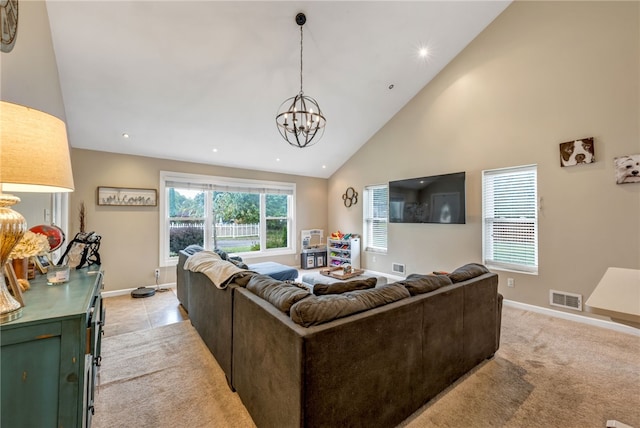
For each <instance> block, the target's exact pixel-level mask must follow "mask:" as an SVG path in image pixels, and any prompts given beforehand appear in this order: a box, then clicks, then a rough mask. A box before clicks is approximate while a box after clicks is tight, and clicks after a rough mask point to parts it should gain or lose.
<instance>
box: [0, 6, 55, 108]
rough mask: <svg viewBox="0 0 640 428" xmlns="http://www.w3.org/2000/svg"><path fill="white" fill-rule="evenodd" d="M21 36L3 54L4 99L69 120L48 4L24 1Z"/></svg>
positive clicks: (0, 74)
mask: <svg viewBox="0 0 640 428" xmlns="http://www.w3.org/2000/svg"><path fill="white" fill-rule="evenodd" d="M19 7H20V9H19V12H20V17H19V21H18V36H17V39H16V43H15V45H14V47H13V49H12V50H11V52H9V53H5V52H2V53H0V98H1V99H2V100H4V101H10V102H12V103H16V104H21V105H25V106H28V107H31V108H35V109H38V110H41V111H44V112H47V113H49V114H51V115H53V116H55V117H57V118H60V119H62V120H65V112H64V104H63V101H62V92H61V90H60V81H59V79H58V67H57V65H56V59H55V54H54V51H53V42H52V41H51V29H50V28H49V16H48V15H47V8H46V6H45V3H44V1H21V2H20V3H19Z"/></svg>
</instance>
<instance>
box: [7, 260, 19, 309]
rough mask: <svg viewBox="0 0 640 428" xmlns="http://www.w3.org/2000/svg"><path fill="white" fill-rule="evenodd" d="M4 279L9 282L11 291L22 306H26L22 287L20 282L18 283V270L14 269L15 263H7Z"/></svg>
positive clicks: (8, 286)
mask: <svg viewBox="0 0 640 428" xmlns="http://www.w3.org/2000/svg"><path fill="white" fill-rule="evenodd" d="M4 279H5V281H6V283H7V288H8V289H9V292H10V293H11V294H12V295H13V298H14V299H16V300H17V301H18V303H20V306H24V300H23V298H22V289H21V288H20V284H18V278H17V277H16V272H15V271H14V270H13V265H12V264H11V263H10V262H7V263H5V265H4Z"/></svg>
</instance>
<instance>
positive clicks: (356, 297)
mask: <svg viewBox="0 0 640 428" xmlns="http://www.w3.org/2000/svg"><path fill="white" fill-rule="evenodd" d="M409 296H410V295H409V291H407V289H406V288H404V287H403V286H402V285H399V284H396V283H394V284H386V285H383V286H380V287H376V288H370V289H367V290H356V291H348V292H346V293H342V294H327V295H324V296H313V295H312V296H310V297H307V298H306V299H303V300H300V301H299V302H297V303H295V304H294V305H293V306H292V307H291V319H292V320H293V322H295V323H296V324H300V325H302V326H304V327H311V326H314V325H319V324H323V323H326V322H329V321H333V320H335V319H338V318H343V317H346V316H349V315H352V314H356V313H358V312H364V311H366V310H368V309H373V308H377V307H379V306H383V305H386V304H389V303H393V302H396V301H398V300H402V299H404V298H407V297H409Z"/></svg>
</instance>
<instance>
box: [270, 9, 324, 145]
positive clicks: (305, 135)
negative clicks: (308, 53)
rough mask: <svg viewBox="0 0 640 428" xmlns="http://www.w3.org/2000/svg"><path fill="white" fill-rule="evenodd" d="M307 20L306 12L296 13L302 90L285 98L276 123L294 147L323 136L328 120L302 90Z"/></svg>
mask: <svg viewBox="0 0 640 428" xmlns="http://www.w3.org/2000/svg"><path fill="white" fill-rule="evenodd" d="M305 22H307V17H306V16H305V15H304V13H298V14H297V15H296V23H297V24H298V25H299V26H300V92H299V93H298V95H296V96H295V97H291V98H289V99H287V100H285V101H284V102H283V103H282V104H281V105H280V108H279V109H278V115H277V116H276V124H277V125H278V131H280V135H282V138H284V139H285V140H286V141H287V143H289V144H291V145H292V146H294V147H300V148H304V147H309V146H312V145H314V144H315V143H317V142H318V140H320V138H322V134H324V126H325V125H326V123H327V121H326V119H325V118H324V116H323V115H322V111H321V110H320V106H319V105H318V102H317V101H316V100H314V99H313V98H311V97H309V96H306V95H304V92H303V91H302V40H303V37H302V36H303V35H302V26H303V25H304V23H305Z"/></svg>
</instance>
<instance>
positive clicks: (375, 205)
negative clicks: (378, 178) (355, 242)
mask: <svg viewBox="0 0 640 428" xmlns="http://www.w3.org/2000/svg"><path fill="white" fill-rule="evenodd" d="M388 195H389V189H388V186H387V185H386V184H385V185H377V186H366V187H365V188H364V196H365V197H364V210H363V214H364V235H365V236H364V237H365V243H366V244H365V245H366V249H367V250H372V251H387V222H388V206H389V202H388Z"/></svg>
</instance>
